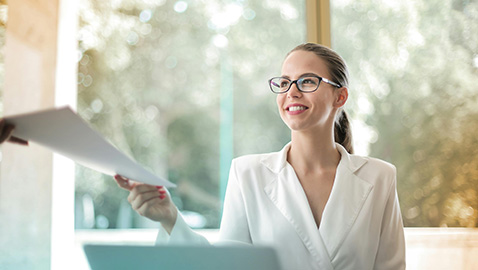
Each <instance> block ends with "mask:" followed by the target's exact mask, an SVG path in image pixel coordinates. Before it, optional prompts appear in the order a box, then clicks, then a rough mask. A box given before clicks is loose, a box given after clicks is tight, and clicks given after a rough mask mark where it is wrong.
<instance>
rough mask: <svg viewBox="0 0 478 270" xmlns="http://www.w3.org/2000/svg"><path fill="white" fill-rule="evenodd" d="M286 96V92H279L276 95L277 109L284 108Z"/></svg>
mask: <svg viewBox="0 0 478 270" xmlns="http://www.w3.org/2000/svg"><path fill="white" fill-rule="evenodd" d="M284 97H285V95H284V94H278V95H277V97H276V104H277V109H279V111H280V109H281V108H282V105H284Z"/></svg>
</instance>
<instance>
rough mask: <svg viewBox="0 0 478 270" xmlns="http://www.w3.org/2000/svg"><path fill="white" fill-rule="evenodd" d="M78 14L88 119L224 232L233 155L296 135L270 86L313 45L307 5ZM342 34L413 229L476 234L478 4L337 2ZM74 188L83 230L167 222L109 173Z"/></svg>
mask: <svg viewBox="0 0 478 270" xmlns="http://www.w3.org/2000/svg"><path fill="white" fill-rule="evenodd" d="M0 3H1V5H0V17H1V18H0V20H1V28H0V50H1V49H2V48H3V45H4V42H5V36H4V33H5V24H6V23H7V16H6V11H7V3H6V2H5V1H2V2H0ZM79 19H80V25H79V31H78V42H79V43H78V46H79V47H78V56H77V59H78V112H79V114H80V115H81V116H82V118H84V119H85V120H86V121H88V122H89V123H90V124H91V125H92V126H93V127H94V129H96V130H98V131H99V132H100V133H101V134H103V135H104V136H105V137H106V138H107V139H108V140H110V141H111V142H112V143H113V144H114V145H115V146H117V147H118V148H119V149H120V150H122V151H123V152H125V153H127V154H128V155H130V156H131V157H132V158H134V159H135V160H137V161H138V162H139V163H140V164H142V165H143V166H145V167H147V168H148V169H150V170H151V171H153V172H154V173H156V174H158V175H161V176H164V177H167V178H168V179H169V180H171V181H172V182H175V183H176V184H178V188H177V189H172V190H171V193H172V196H173V199H174V201H175V202H176V204H177V205H178V206H179V208H180V209H181V210H183V212H184V215H185V216H186V218H187V220H188V222H189V223H190V224H191V226H193V227H195V228H217V227H218V226H219V221H220V217H221V205H222V199H223V196H224V190H225V185H226V183H227V175H228V170H229V164H230V161H231V159H232V158H234V157H237V156H240V155H244V154H251V153H262V152H270V151H277V150H279V149H281V148H282V146H283V145H284V144H286V143H287V142H288V141H289V139H290V138H289V131H288V129H287V128H286V127H285V125H284V124H283V123H282V121H281V120H280V117H279V115H278V113H277V112H276V105H275V96H274V95H273V94H272V93H270V91H269V89H268V87H267V79H268V78H270V77H272V76H275V75H279V74H280V67H281V63H282V61H283V59H284V56H285V55H286V53H287V52H288V51H289V50H290V49H292V48H293V47H294V46H296V45H298V44H300V43H303V42H305V41H306V21H305V0H302V1H292V0H274V1H272V0H267V1H246V0H238V1H222V0H208V1H182V0H181V1H166V0H162V1H140V0H128V1H113V0H109V1H98V0H81V1H80V8H79ZM331 25H332V27H331V33H332V48H333V49H335V50H336V51H338V53H339V54H340V55H342V56H343V58H344V59H345V60H346V62H347V63H348V65H349V68H350V74H351V79H352V80H351V84H350V99H349V102H348V104H347V108H346V110H347V111H348V113H349V114H350V115H351V118H352V119H353V121H352V122H353V133H354V142H355V148H356V152H357V153H358V154H361V155H370V156H374V157H378V158H381V159H384V160H387V161H389V162H392V163H393V164H395V165H396V166H397V168H398V192H399V197H400V203H401V208H402V214H403V218H404V223H405V226H419V227H457V226H459V227H476V226H477V225H478V194H477V190H478V137H477V133H476V132H477V130H478V106H476V104H478V91H477V90H478V89H477V86H478V76H477V75H478V35H476V33H478V2H477V1H468V0H444V1H441V2H440V4H439V5H437V4H436V3H435V1H430V0H413V1H405V2H397V1H380V0H356V1H349V0H338V1H332V2H331ZM3 59H4V54H3V53H2V54H0V73H3V68H1V67H2V65H3ZM0 75H1V74H0ZM2 82H3V76H0V83H2ZM1 111H2V106H1V103H0V113H1ZM75 185H76V191H75V228H77V229H95V228H99V229H106V228H146V227H155V226H156V227H157V226H158V225H157V224H155V223H152V222H149V221H148V220H147V219H144V218H142V217H140V216H139V215H137V214H135V213H134V211H132V210H131V207H130V205H129V204H128V203H127V201H126V197H127V193H126V192H125V191H122V190H120V189H118V188H117V187H116V184H115V182H114V181H113V180H112V179H111V177H109V176H105V175H102V174H100V173H97V172H95V171H92V170H89V169H86V168H84V167H80V166H77V168H76V184H75Z"/></svg>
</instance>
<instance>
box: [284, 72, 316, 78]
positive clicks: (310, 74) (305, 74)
mask: <svg viewBox="0 0 478 270" xmlns="http://www.w3.org/2000/svg"><path fill="white" fill-rule="evenodd" d="M308 76H313V77H315V76H317V77H320V76H319V75H317V74H315V73H304V74H302V75H300V76H299V78H303V77H308ZM282 77H283V78H287V79H290V77H289V76H287V75H282Z"/></svg>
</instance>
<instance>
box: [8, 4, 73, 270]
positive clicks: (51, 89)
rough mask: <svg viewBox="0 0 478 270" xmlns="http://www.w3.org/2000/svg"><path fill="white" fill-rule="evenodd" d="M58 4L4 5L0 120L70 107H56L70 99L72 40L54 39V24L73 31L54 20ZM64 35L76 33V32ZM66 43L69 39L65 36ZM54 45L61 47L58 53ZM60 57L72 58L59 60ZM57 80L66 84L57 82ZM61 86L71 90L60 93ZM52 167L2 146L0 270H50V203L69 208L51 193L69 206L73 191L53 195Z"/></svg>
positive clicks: (32, 151) (37, 152) (42, 154)
mask: <svg viewBox="0 0 478 270" xmlns="http://www.w3.org/2000/svg"><path fill="white" fill-rule="evenodd" d="M62 2H65V3H66V2H68V0H66V1H60V0H15V1H8V24H7V32H6V47H5V86H4V92H3V102H4V115H12V114H18V113H23V112H29V111H34V110H39V109H45V108H51V107H54V106H55V105H58V104H59V103H63V104H65V103H68V102H71V101H68V98H63V99H62V100H61V101H60V102H59V100H58V95H57V94H58V93H59V92H60V91H61V92H63V94H64V93H65V91H66V92H70V93H73V92H74V93H76V81H75V80H76V73H75V72H76V63H75V60H74V58H75V57H74V56H75V55H76V54H75V48H74V46H76V40H74V41H70V42H67V41H62V39H58V36H59V29H61V28H59V27H58V25H59V22H60V20H63V21H65V22H67V21H70V22H72V23H73V24H72V25H73V26H75V25H76V18H75V17H74V16H73V17H72V16H71V14H70V16H69V17H66V16H62V17H61V16H60V12H59V11H60V10H65V8H64V6H61V5H60V3H62ZM71 2H75V1H71ZM69 12H71V10H70V11H69ZM70 32H73V33H76V28H73V29H70ZM66 37H67V38H69V39H71V35H66ZM59 41H60V42H59ZM58 44H62V45H61V46H63V47H61V50H58V49H59V46H58ZM63 53H69V54H70V55H72V57H66V58H64V57H61V58H60V56H61V55H62V54H63ZM58 59H60V60H61V61H58ZM60 77H62V78H66V79H62V80H59V79H58V78H60ZM59 84H62V88H59V87H58V85H59ZM65 85H70V86H71V87H70V88H65V87H64V86H65ZM70 96H72V95H70ZM73 96H74V95H73ZM53 164H54V158H53V155H52V153H51V152H50V151H48V150H46V149H44V148H42V147H40V146H37V145H35V144H34V143H32V144H31V145H30V146H29V147H23V146H17V145H12V144H5V145H2V162H1V171H0V173H1V174H0V269H50V267H51V265H52V262H51V256H52V253H51V247H52V236H53V235H54V234H55V233H53V234H52V216H53V215H52V213H53V210H52V201H55V203H56V204H58V205H62V204H66V205H71V206H72V205H73V202H71V204H70V203H69V202H66V201H61V199H60V200H58V199H57V200H55V199H54V198H55V197H58V196H55V192H56V193H65V192H67V193H68V192H71V195H70V196H69V197H70V199H71V201H73V187H74V185H73V183H71V184H70V185H69V186H66V187H65V186H63V187H61V188H60V189H58V188H55V189H53V174H54V170H53ZM67 166H69V168H70V170H72V169H71V168H74V167H73V166H71V164H70V165H67ZM72 178H73V175H72ZM65 188H66V190H65ZM68 189H70V190H68ZM55 190H56V191H55ZM58 198H63V197H61V196H59V197H58ZM70 212H71V218H70V214H69V213H65V220H64V221H63V222H65V221H66V222H69V223H71V224H73V221H72V215H73V214H72V212H73V209H71V211H70ZM53 227H55V226H53ZM71 230H73V228H71Z"/></svg>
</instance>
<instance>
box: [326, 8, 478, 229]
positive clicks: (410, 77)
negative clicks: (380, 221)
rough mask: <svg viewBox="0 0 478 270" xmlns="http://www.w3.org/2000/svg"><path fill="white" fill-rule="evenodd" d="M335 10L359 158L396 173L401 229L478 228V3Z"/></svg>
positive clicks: (334, 33) (337, 41)
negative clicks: (347, 70) (370, 158)
mask: <svg viewBox="0 0 478 270" xmlns="http://www.w3.org/2000/svg"><path fill="white" fill-rule="evenodd" d="M331 5H332V6H331V17H332V30H331V32H332V46H333V48H334V49H336V50H337V51H338V52H339V53H340V54H341V55H342V56H343V57H344V58H345V59H346V61H347V62H348V64H349V66H350V73H351V75H352V82H351V89H350V95H351V96H352V97H353V98H352V100H351V101H352V102H351V103H350V104H349V105H350V106H349V111H350V112H351V113H352V115H353V118H354V119H357V122H356V123H355V124H356V125H355V128H356V130H355V131H356V133H355V135H356V137H357V134H360V135H359V138H358V139H361V140H362V141H361V143H360V145H362V146H368V147H364V148H362V149H361V151H362V153H365V154H370V155H371V156H375V157H378V158H382V159H385V160H387V161H390V162H392V163H394V164H395V165H396V166H397V169H398V192H399V197H400V203H401V210H402V214H403V218H404V223H405V226H421V227H429V226H430V227H435V226H444V227H447V226H464V227H476V226H477V225H478V194H477V190H478V137H477V136H476V130H477V129H478V120H477V119H478V109H477V108H478V107H477V106H476V104H477V101H478V92H477V91H476V85H478V76H477V75H478V45H477V44H478V40H477V38H478V36H477V35H476V33H478V3H477V2H476V1H465V0H445V1H441V2H440V4H438V5H437V4H436V3H435V2H433V1H426V0H424V1H421V0H414V1H406V2H400V1H349V0H341V1H331ZM358 121H360V122H358Z"/></svg>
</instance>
